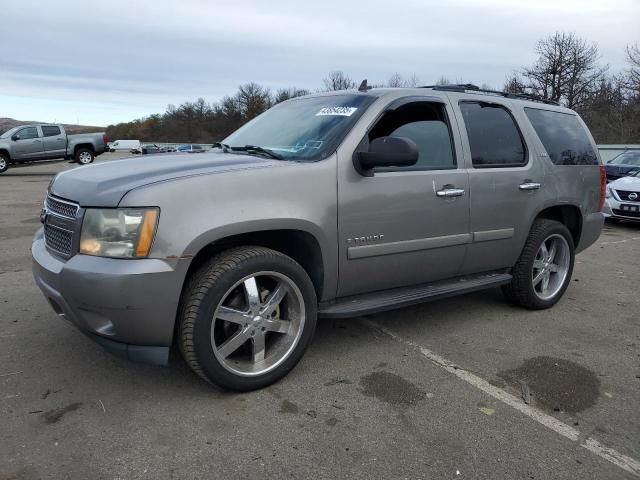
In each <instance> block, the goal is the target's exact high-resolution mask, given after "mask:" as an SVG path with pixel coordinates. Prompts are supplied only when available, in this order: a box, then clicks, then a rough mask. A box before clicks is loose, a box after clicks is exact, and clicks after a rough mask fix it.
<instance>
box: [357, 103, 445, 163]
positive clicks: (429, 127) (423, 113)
mask: <svg viewBox="0 0 640 480" xmlns="http://www.w3.org/2000/svg"><path fill="white" fill-rule="evenodd" d="M384 136H391V137H405V138H409V139H411V140H413V141H414V142H415V143H416V145H417V146H418V152H419V156H418V162H417V163H416V164H415V165H412V166H410V167H388V168H380V169H376V170H379V171H393V170H443V169H451V168H456V160H455V155H454V153H453V139H452V137H451V131H450V129H449V123H448V120H447V114H446V112H445V107H444V105H441V104H439V103H430V102H414V103H409V104H406V105H402V106H401V107H398V108H397V109H395V110H393V111H391V112H387V113H385V114H384V116H383V117H382V118H381V119H380V120H379V121H378V123H376V125H375V126H374V127H373V128H372V129H371V131H370V132H369V141H370V142H371V141H372V140H374V139H376V138H379V137H384Z"/></svg>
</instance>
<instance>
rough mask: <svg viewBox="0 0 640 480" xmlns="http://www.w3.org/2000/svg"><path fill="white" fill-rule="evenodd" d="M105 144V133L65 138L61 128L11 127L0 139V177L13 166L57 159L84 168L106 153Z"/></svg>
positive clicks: (82, 134)
mask: <svg viewBox="0 0 640 480" xmlns="http://www.w3.org/2000/svg"><path fill="white" fill-rule="evenodd" d="M107 142H108V138H107V135H106V134H105V133H104V132H100V133H81V134H77V135H67V133H66V132H65V131H64V127H63V126H62V125H47V124H36V125H21V126H19V127H14V128H12V129H11V130H8V131H6V132H5V133H3V134H2V135H0V173H3V172H5V171H7V169H8V168H9V166H10V165H13V164H19V163H27V162H34V161H40V160H52V159H56V158H61V159H72V160H73V161H75V162H77V163H80V164H82V165H86V164H88V163H91V162H93V160H94V158H95V157H96V156H97V155H100V154H102V153H104V152H105V151H107V149H108V147H107Z"/></svg>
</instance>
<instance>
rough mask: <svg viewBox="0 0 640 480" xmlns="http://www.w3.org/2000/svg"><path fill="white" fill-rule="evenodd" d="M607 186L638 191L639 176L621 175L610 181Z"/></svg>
mask: <svg viewBox="0 0 640 480" xmlns="http://www.w3.org/2000/svg"><path fill="white" fill-rule="evenodd" d="M636 168H638V167H636ZM609 186H610V187H612V188H614V189H616V190H624V191H627V192H640V177H622V178H619V179H618V180H614V181H613V182H611V183H610V184H609Z"/></svg>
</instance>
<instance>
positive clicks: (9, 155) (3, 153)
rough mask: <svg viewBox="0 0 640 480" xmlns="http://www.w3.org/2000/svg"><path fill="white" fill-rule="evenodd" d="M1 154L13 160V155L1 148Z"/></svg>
mask: <svg viewBox="0 0 640 480" xmlns="http://www.w3.org/2000/svg"><path fill="white" fill-rule="evenodd" d="M0 154H2V155H4V156H6V157H7V158H8V159H9V160H11V154H10V153H9V150H7V149H6V148H0Z"/></svg>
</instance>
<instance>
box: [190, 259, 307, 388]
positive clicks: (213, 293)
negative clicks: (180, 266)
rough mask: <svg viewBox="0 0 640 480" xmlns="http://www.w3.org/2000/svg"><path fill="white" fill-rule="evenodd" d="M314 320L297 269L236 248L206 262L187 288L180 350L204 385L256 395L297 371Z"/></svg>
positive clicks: (286, 262) (303, 279)
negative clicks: (206, 383) (294, 369)
mask: <svg viewBox="0 0 640 480" xmlns="http://www.w3.org/2000/svg"><path fill="white" fill-rule="evenodd" d="M316 317H317V300H316V294H315V290H314V287H313V284H312V283H311V280H310V279H309V276H308V275H307V273H306V271H305V270H304V269H303V268H302V267H301V266H300V265H299V264H298V263H297V262H295V261H294V260H293V259H291V258H289V257H287V256H286V255H283V254H281V253H279V252H276V251H274V250H270V249H267V248H262V247H239V248H234V249H231V250H228V251H226V252H223V253H221V254H220V255H218V256H217V257H214V258H212V259H211V260H210V261H209V262H207V263H206V264H205V265H204V266H203V267H201V268H200V270H199V271H198V272H197V273H196V274H195V275H194V276H193V277H192V278H191V280H190V281H189V284H188V285H187V287H186V289H185V293H184V294H183V299H182V303H181V314H180V326H179V331H178V342H179V346H180V350H181V352H182V356H183V357H184V359H185V361H186V362H187V364H188V365H189V366H190V367H191V369H192V370H193V371H194V372H195V373H197V374H198V375H199V376H200V377H202V378H203V379H205V380H207V381H209V382H211V383H214V384H216V385H218V386H220V387H223V388H225V389H229V390H235V391H248V390H255V389H258V388H262V387H265V386H267V385H270V384H272V383H274V382H276V381H278V380H279V379H280V378H282V377H283V376H285V375H286V374H287V373H288V372H289V371H290V370H292V369H293V367H295V365H296V364H297V363H298V361H299V360H300V358H301V357H302V355H303V353H304V351H305V350H306V348H307V346H308V345H309V343H310V342H311V339H312V338H313V334H314V332H315V327H316Z"/></svg>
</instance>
